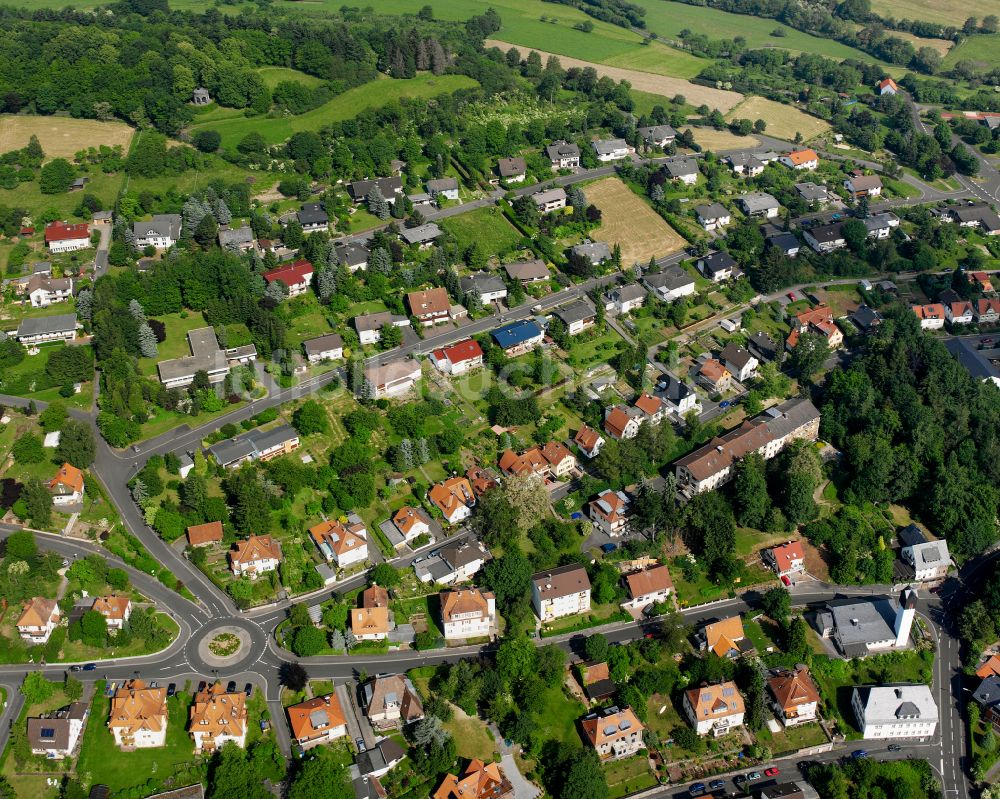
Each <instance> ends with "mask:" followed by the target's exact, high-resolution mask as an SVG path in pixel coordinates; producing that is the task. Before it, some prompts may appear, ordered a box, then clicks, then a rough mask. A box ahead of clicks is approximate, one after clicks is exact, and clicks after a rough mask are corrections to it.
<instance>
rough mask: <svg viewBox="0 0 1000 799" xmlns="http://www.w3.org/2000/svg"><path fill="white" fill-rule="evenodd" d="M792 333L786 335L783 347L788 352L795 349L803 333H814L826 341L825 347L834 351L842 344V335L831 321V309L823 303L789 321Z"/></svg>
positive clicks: (801, 312)
mask: <svg viewBox="0 0 1000 799" xmlns="http://www.w3.org/2000/svg"><path fill="white" fill-rule="evenodd" d="M791 326H792V332H791V333H789V334H788V338H787V339H786V340H785V345H786V346H787V347H788V349H789V350H793V349H795V347H796V345H798V343H799V338H800V337H801V336H802V334H803V333H815V334H816V335H818V336H822V337H823V338H824V339H826V346H827V347H829V348H830V349H831V350H835V349H837V348H838V347H840V346H841V345H842V344H843V343H844V334H843V333H842V332H841V331H840V328H839V327H837V325H836V324H835V323H834V321H833V309H832V308H830V306H829V305H827V304H826V303H823V304H821V305H817V306H816V307H814V308H809V309H807V310H805V311H800V312H799V313H797V314H795V316H793V317H792V319H791Z"/></svg>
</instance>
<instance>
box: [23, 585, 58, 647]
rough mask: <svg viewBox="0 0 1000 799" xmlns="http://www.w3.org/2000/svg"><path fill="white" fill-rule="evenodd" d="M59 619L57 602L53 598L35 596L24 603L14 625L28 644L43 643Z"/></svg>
mask: <svg viewBox="0 0 1000 799" xmlns="http://www.w3.org/2000/svg"><path fill="white" fill-rule="evenodd" d="M59 620H60V616H59V604H58V603H57V602H56V601H55V600H54V599H46V598H45V597H40V596H36V597H33V598H32V599H31V600H29V601H28V602H26V603H25V606H24V610H23V611H22V613H21V616H20V617H19V618H18V620H17V624H16V625H15V626H16V627H17V634H18V635H19V636H21V639H22V640H24V641H27V642H28V643H29V644H44V643H45V642H46V641H48V640H49V636H50V635H52V631H53V630H54V629H55V628H56V626H57V625H58V624H59Z"/></svg>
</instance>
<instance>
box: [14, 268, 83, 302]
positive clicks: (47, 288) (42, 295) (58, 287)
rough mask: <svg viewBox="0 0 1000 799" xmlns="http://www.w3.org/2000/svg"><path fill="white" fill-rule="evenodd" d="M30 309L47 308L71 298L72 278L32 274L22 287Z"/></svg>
mask: <svg viewBox="0 0 1000 799" xmlns="http://www.w3.org/2000/svg"><path fill="white" fill-rule="evenodd" d="M24 293H25V295H26V296H27V297H28V300H29V302H30V303H31V307H32V308H48V307H49V306H50V305H53V304H55V303H57V302H66V300H68V299H70V298H71V297H72V296H73V278H71V277H63V278H53V277H46V276H45V275H39V274H34V275H32V276H31V277H29V278H28V282H27V284H26V285H25V287H24Z"/></svg>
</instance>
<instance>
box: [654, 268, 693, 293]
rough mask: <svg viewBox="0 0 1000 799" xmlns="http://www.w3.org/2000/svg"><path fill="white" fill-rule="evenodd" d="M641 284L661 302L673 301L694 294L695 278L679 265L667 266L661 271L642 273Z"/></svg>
mask: <svg viewBox="0 0 1000 799" xmlns="http://www.w3.org/2000/svg"><path fill="white" fill-rule="evenodd" d="M642 282H643V285H645V286H646V288H648V289H649V290H650V291H651V292H653V296H655V297H656V299H658V300H660V301H661V302H673V301H674V300H678V299H680V298H681V297H690V296H691V295H692V294H694V290H695V280H694V278H693V277H691V275H689V274H688V273H687V272H685V271H684V270H683V269H681V268H680V267H679V266H668V267H667V268H666V269H664V270H663V271H662V272H652V273H647V274H645V275H643V278H642Z"/></svg>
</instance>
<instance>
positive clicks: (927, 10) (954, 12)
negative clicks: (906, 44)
mask: <svg viewBox="0 0 1000 799" xmlns="http://www.w3.org/2000/svg"><path fill="white" fill-rule="evenodd" d="M872 11H874V12H875V13H876V14H881V15H882V16H884V17H893V18H895V19H925V20H927V21H928V22H940V23H941V24H942V25H956V26H958V27H962V23H963V22H965V20H966V19H968V18H969V17H979V19H982V18H983V17H985V16H987V15H989V14H996V13H997V3H996V0H967V1H966V2H964V3H944V2H942V0H872ZM893 35H895V33H894V34H893Z"/></svg>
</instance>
